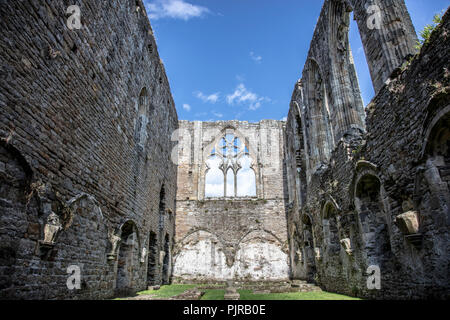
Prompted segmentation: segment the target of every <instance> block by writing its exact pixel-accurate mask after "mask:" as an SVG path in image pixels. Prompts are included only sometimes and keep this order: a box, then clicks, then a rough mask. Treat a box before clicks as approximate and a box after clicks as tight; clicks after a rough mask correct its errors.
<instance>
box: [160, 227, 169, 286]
mask: <svg viewBox="0 0 450 320" xmlns="http://www.w3.org/2000/svg"><path fill="white" fill-rule="evenodd" d="M170 262H171V252H170V240H169V235H168V234H166V237H165V238H164V259H163V266H162V284H169V283H170V269H171V263H170Z"/></svg>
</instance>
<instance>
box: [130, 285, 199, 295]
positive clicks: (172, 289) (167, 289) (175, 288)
mask: <svg viewBox="0 0 450 320" xmlns="http://www.w3.org/2000/svg"><path fill="white" fill-rule="evenodd" d="M195 287H197V285H195V284H172V285H167V286H161V288H160V289H159V290H146V291H141V292H138V293H137V294H138V295H142V294H152V295H155V296H157V297H159V298H170V297H173V296H177V295H179V294H182V293H183V292H185V291H186V290H188V289H192V288H195Z"/></svg>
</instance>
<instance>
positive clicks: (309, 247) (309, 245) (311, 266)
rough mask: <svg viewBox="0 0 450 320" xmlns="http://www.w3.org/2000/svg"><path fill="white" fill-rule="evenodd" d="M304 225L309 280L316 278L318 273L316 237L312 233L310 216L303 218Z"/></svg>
mask: <svg viewBox="0 0 450 320" xmlns="http://www.w3.org/2000/svg"><path fill="white" fill-rule="evenodd" d="M302 225H303V255H304V260H303V261H304V265H305V268H306V269H305V271H306V275H307V277H308V279H309V280H312V279H313V278H314V275H315V273H316V264H315V261H314V236H313V231H312V223H311V219H310V217H309V216H308V215H306V214H304V215H303V216H302Z"/></svg>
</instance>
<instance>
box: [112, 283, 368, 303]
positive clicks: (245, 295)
mask: <svg viewBox="0 0 450 320" xmlns="http://www.w3.org/2000/svg"><path fill="white" fill-rule="evenodd" d="M195 287H201V285H198V284H172V285H166V286H161V289H159V290H146V291H141V292H138V293H137V294H138V295H148V294H151V295H155V296H157V297H159V298H170V297H174V296H176V295H179V294H181V293H183V292H185V291H186V290H189V289H193V288H195ZM200 290H202V289H200ZM202 291H203V290H202ZM204 291H205V294H204V295H203V297H202V298H201V300H223V299H224V295H225V290H224V289H204ZM238 292H239V294H240V295H241V300H360V299H358V298H353V297H349V296H344V295H340V294H336V293H330V292H324V291H314V292H287V293H267V294H254V293H253V292H252V290H238ZM115 300H121V299H120V298H117V299H115Z"/></svg>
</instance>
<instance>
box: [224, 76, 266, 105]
mask: <svg viewBox="0 0 450 320" xmlns="http://www.w3.org/2000/svg"><path fill="white" fill-rule="evenodd" d="M264 101H270V99H269V98H267V97H260V96H259V95H258V94H256V93H254V92H251V91H249V90H248V89H247V88H246V87H245V85H244V84H243V83H241V84H239V85H238V86H237V87H236V89H235V90H234V92H233V93H232V94H229V95H227V102H228V104H229V105H233V104H248V109H249V110H256V109H258V108H259V107H261V103H262V102H264Z"/></svg>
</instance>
